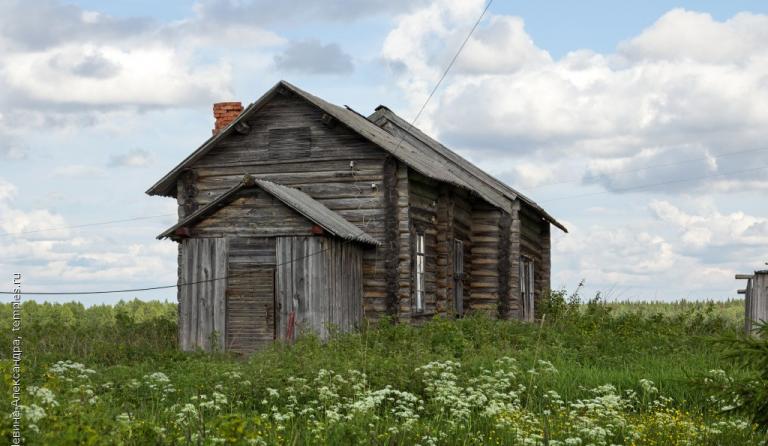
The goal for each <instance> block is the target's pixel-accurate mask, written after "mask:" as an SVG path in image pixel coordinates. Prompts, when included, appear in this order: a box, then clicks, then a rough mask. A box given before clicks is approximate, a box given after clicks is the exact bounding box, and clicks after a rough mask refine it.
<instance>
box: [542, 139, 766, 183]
mask: <svg viewBox="0 0 768 446" xmlns="http://www.w3.org/2000/svg"><path fill="white" fill-rule="evenodd" d="M764 151H768V148H765V147H764V148H761V149H750V150H739V151H735V152H727V153H722V154H719V155H715V156H710V157H698V158H689V159H687V160H682V161H675V162H670V163H663V164H650V165H646V166H643V167H638V168H635V169H626V170H617V171H614V172H611V174H612V175H615V174H620V173H632V172H640V171H643V170H648V169H655V168H657V167H669V166H676V165H680V164H687V163H691V162H694V161H701V160H709V159H720V158H726V157H729V156H737V155H743V154H745V153H754V152H764ZM598 177H599V175H588V176H584V177H581V178H578V179H573V180H563V181H556V182H552V183H543V184H539V185H537V186H533V187H529V188H528V189H529V190H536V189H541V188H543V187H548V186H555V185H558V184H570V183H578V182H581V181H583V180H585V179H587V180H590V179H596V178H598Z"/></svg>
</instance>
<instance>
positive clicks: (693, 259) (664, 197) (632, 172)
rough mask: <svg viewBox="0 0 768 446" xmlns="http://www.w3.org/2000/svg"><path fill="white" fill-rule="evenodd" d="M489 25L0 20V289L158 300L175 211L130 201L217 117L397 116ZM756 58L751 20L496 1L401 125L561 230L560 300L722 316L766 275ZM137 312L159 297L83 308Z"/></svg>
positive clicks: (71, 11) (422, 4) (439, 3)
mask: <svg viewBox="0 0 768 446" xmlns="http://www.w3.org/2000/svg"><path fill="white" fill-rule="evenodd" d="M483 6H484V4H483V1H482V0H432V1H410V0H409V1H399V0H388V1H382V0H365V1H355V2H351V1H342V0H330V1H327V2H315V1H305V0H298V1H292V2H267V1H261V0H254V1H247V0H222V1H216V0H199V1H197V2H194V1H176V0H173V1H163V2H157V1H149V0H136V1H132V2H111V4H106V2H101V1H96V0H82V1H73V2H62V1H56V0H47V1H46V0H34V1H30V0H26V1H23V2H22V1H14V0H0V232H5V234H0V269H2V271H3V274H5V275H6V276H7V277H8V281H9V288H10V278H11V276H12V274H13V273H16V272H20V273H22V274H23V275H24V284H25V286H26V289H27V290H30V291H33V290H40V291H59V290H96V289H112V288H133V287H140V286H156V285H165V284H172V283H175V281H176V275H175V274H176V264H175V262H176V246H175V244H174V243H173V242H167V241H165V242H160V241H157V240H155V239H154V237H155V235H157V234H158V233H160V232H161V231H162V230H163V229H165V228H166V227H168V226H170V225H171V224H172V223H173V222H174V218H175V217H174V214H175V202H174V200H173V199H168V198H159V197H148V196H146V195H144V190H146V189H147V188H148V187H149V186H150V185H151V184H153V183H154V181H155V180H157V179H158V178H160V177H161V176H162V175H163V174H164V173H166V172H167V171H168V170H169V169H170V168H172V167H173V166H175V165H176V164H177V163H178V162H179V161H180V160H181V159H183V158H184V157H185V156H186V155H187V154H189V153H190V152H191V151H192V150H194V149H195V148H197V147H198V146H199V145H200V143H201V142H202V141H204V140H205V139H206V138H207V137H208V136H209V135H210V131H211V127H212V116H211V111H210V106H211V103H213V102H217V101H227V100H241V101H243V102H244V103H248V102H251V101H253V100H255V99H256V98H258V97H259V96H260V95H261V94H262V93H263V92H264V91H266V90H267V89H268V88H269V87H271V86H272V85H273V84H274V83H275V82H277V81H278V80H280V79H286V80H289V81H291V82H293V83H295V84H296V85H298V86H300V87H302V88H304V89H306V90H308V91H310V92H312V93H315V94H317V95H319V96H321V97H324V98H325V99H327V100H329V101H331V102H334V103H337V104H348V105H350V106H352V107H354V108H355V109H357V110H358V111H361V112H363V113H369V112H372V111H373V109H374V107H375V106H377V105H378V104H386V105H388V106H389V107H390V108H392V109H394V110H396V111H397V112H398V113H400V114H401V115H402V116H405V117H407V118H411V117H413V116H414V115H415V113H416V111H417V110H418V108H419V107H420V106H421V104H422V103H423V101H424V100H425V98H426V97H427V95H428V94H429V91H430V90H431V88H432V87H433V86H434V84H435V83H436V82H437V80H438V78H439V77H440V74H441V73H442V70H443V69H444V67H445V66H446V65H447V64H448V62H449V61H450V59H451V57H452V56H453V53H454V52H455V50H456V48H458V46H459V45H460V43H461V41H462V39H463V38H464V37H465V36H466V34H467V32H468V30H469V29H470V28H471V26H472V24H473V23H474V21H475V19H476V18H477V17H478V16H479V14H480V11H481V10H482V9H483ZM766 42H768V5H766V4H765V3H764V2H758V1H753V2H748V1H732V2H709V1H707V2H677V3H667V2H661V1H649V2H633V4H626V3H625V2H613V1H586V2H565V1H563V2H506V1H501V0H497V1H496V3H494V4H493V5H492V6H491V8H490V10H489V11H488V14H487V15H486V17H485V19H484V20H483V22H482V23H481V24H480V26H479V28H478V29H477V31H476V33H475V34H474V36H473V37H472V39H471V40H470V41H469V43H468V44H467V46H466V48H465V50H464V52H463V53H462V55H461V57H460V59H459V60H458V61H457V63H456V65H455V66H454V69H453V70H452V72H451V73H450V75H449V76H448V77H447V78H446V80H445V81H444V83H443V85H442V87H441V89H440V90H439V91H438V93H437V95H436V96H435V97H434V98H433V100H432V101H431V102H430V104H429V107H428V108H427V110H426V112H425V113H424V115H423V116H422V117H421V118H420V120H419V122H418V125H419V126H420V127H422V128H424V129H425V130H426V131H427V132H428V133H430V134H432V135H434V136H436V137H438V138H439V139H440V140H441V141H443V142H444V143H445V144H446V145H448V146H449V147H452V148H454V149H455V150H457V151H459V152H460V153H461V154H462V155H464V156H465V157H467V158H469V159H470V160H472V161H473V162H475V163H477V164H478V165H480V166H481V167H483V168H485V169H487V170H488V171H489V172H491V173H493V174H495V175H497V176H498V177H500V178H502V179H503V180H505V181H507V182H508V183H509V184H511V185H512V186H513V187H516V188H517V189H519V190H520V191H521V192H523V193H525V194H527V195H529V196H531V197H532V198H534V199H535V200H536V201H537V202H539V203H540V204H541V205H542V206H544V207H545V208H547V209H548V210H549V211H550V213H552V214H553V215H555V216H556V217H557V218H559V219H560V220H561V221H563V222H564V223H565V224H566V225H567V226H568V227H569V229H570V233H569V234H565V235H564V234H560V233H559V232H558V231H557V230H553V233H554V234H555V237H554V247H553V268H554V272H553V273H554V276H553V286H554V287H566V288H567V289H569V290H572V289H573V288H574V287H575V286H576V284H577V283H579V281H580V280H582V279H584V280H585V284H586V287H585V293H586V294H588V295H592V294H594V293H595V292H597V291H602V292H603V295H604V296H606V297H608V298H609V299H677V298H689V299H698V298H719V299H722V298H729V297H735V290H736V288H738V287H739V285H740V284H739V283H737V282H736V281H734V279H733V274H734V273H736V272H747V271H751V270H754V269H758V268H762V267H764V264H765V262H767V261H768V204H766V203H767V201H766V193H767V192H768V105H767V104H768V45H766V44H765V43H766ZM134 217H146V218H143V219H141V220H134V221H130V222H123V223H115V224H111V225H103V226H92V227H80V228H69V229H52V228H60V227H68V226H73V225H82V224H88V223H92V222H103V221H111V220H122V219H130V218H134ZM19 232H21V233H22V234H18V233H19ZM9 233H16V234H15V235H13V234H9ZM134 296H135V297H139V298H147V299H148V298H161V299H171V300H172V299H174V298H175V294H174V291H173V290H169V291H166V292H157V291H155V292H149V293H140V294H136V295H119V296H96V297H83V298H81V299H80V300H82V301H83V302H87V303H96V302H105V301H106V302H110V301H114V300H115V299H118V298H121V297H122V298H129V297H134ZM65 299H71V298H65Z"/></svg>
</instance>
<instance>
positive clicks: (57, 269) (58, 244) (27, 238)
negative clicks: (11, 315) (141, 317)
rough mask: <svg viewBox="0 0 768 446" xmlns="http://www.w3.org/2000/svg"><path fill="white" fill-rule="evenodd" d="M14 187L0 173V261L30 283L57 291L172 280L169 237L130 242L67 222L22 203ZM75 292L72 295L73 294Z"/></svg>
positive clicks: (172, 252)
mask: <svg viewBox="0 0 768 446" xmlns="http://www.w3.org/2000/svg"><path fill="white" fill-rule="evenodd" d="M16 195H17V189H16V187H15V186H14V185H13V184H11V183H9V182H8V181H6V180H3V179H0V230H2V231H3V232H5V233H7V234H5V235H3V236H2V237H3V240H2V241H3V243H2V244H0V267H2V268H3V269H6V270H11V269H12V270H13V271H17V272H21V273H23V275H24V276H25V277H26V278H27V280H26V283H27V284H28V285H29V287H28V288H29V289H36V290H43V291H60V290H62V288H64V289H65V290H70V289H73V288H76V289H86V290H87V289H94V288H96V289H99V288H105V287H107V288H113V287H115V285H116V284H119V286H126V285H128V286H135V285H136V287H140V286H143V285H146V284H147V283H151V284H153V285H155V284H167V283H168V282H171V283H172V282H173V280H174V278H175V273H176V264H175V261H174V260H175V256H176V252H177V251H176V250H177V246H176V244H175V243H172V242H160V241H154V242H150V243H146V244H144V243H131V242H127V241H125V239H124V238H123V237H124V236H125V235H126V234H127V231H125V230H123V231H121V232H120V233H121V238H120V239H118V240H115V239H113V238H112V236H111V234H112V232H111V231H99V228H97V227H89V228H87V229H85V230H82V229H81V230H77V229H72V228H69V229H67V227H68V226H71V223H70V222H68V221H67V220H66V219H65V218H64V217H63V216H61V215H59V214H57V213H53V212H50V211H48V210H45V209H32V210H26V209H22V208H20V207H19V206H18V203H16V199H15V198H16ZM76 297H77V296H75V298H76Z"/></svg>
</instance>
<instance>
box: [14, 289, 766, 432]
mask: <svg viewBox="0 0 768 446" xmlns="http://www.w3.org/2000/svg"><path fill="white" fill-rule="evenodd" d="M633 305H634V304H633ZM729 305H733V306H735V304H729ZM541 307H542V308H541V311H542V313H541V315H542V316H543V315H544V314H546V316H544V323H543V324H542V323H537V324H525V323H519V322H515V321H496V320H491V319H488V318H485V317H482V316H473V317H468V318H465V319H462V320H445V319H435V320H433V321H430V322H428V323H426V324H424V325H423V326H420V327H413V326H408V325H397V324H391V323H389V321H379V322H377V323H372V324H369V325H365V326H364V327H362V329H361V331H360V332H357V333H350V334H338V335H336V336H334V337H333V338H332V339H330V340H329V341H328V342H326V343H321V342H320V341H318V340H317V339H316V338H313V337H311V336H305V337H303V338H302V339H300V340H299V341H298V342H296V343H295V344H293V345H290V346H287V345H283V344H277V345H275V346H274V347H273V348H271V349H269V350H267V351H263V352H258V353H256V354H254V355H253V356H251V357H250V358H248V359H243V358H237V357H232V356H228V355H222V354H216V355H210V354H205V353H195V354H184V353H180V352H178V351H177V350H176V347H175V340H176V337H175V336H176V332H175V322H174V321H175V315H176V309H175V306H174V305H172V304H161V303H157V302H155V303H148V304H143V303H140V302H132V303H128V304H121V305H117V306H115V307H110V306H102V307H91V308H84V307H82V306H81V305H79V304H66V305H39V304H32V303H25V305H24V312H23V323H24V346H23V350H24V364H25V368H24V370H23V376H24V381H25V386H26V387H27V389H28V388H29V386H30V385H31V386H38V387H42V388H45V389H48V390H50V391H51V392H52V395H53V397H52V398H54V399H55V401H56V405H53V404H51V403H50V401H49V402H46V401H47V400H46V397H45V395H43V394H41V393H40V391H39V390H36V391H35V392H34V393H35V394H34V395H31V394H29V393H25V394H24V395H23V401H22V403H23V404H26V405H28V407H31V405H35V407H38V408H40V409H41V410H42V411H43V412H44V413H45V416H41V417H39V419H37V420H36V422H35V423H34V426H35V427H36V428H37V429H38V432H34V431H33V429H31V428H28V429H27V430H26V436H27V440H28V443H29V444H85V443H87V442H89V441H90V442H91V443H92V444H155V443H156V444H215V442H216V441H218V440H222V441H224V442H229V443H231V444H264V443H290V444H305V443H320V444H349V443H364V444H397V443H403V444H413V443H422V444H429V443H436V444H489V443H496V444H523V441H524V440H525V439H528V441H530V442H532V443H530V444H550V445H558V444H582V443H583V444H588V443H593V444H612V443H613V444H632V443H635V444H685V443H684V442H683V440H684V439H687V441H690V440H692V439H695V441H694V443H693V444H758V442H759V440H760V438H759V437H758V434H756V433H754V431H753V429H752V426H751V425H749V424H748V423H746V422H745V421H744V420H742V419H740V418H737V417H733V416H730V415H726V414H721V413H720V412H719V410H720V409H721V406H723V405H725V403H724V402H723V401H720V400H718V399H717V398H714V397H713V395H710V394H709V393H708V392H705V391H702V387H701V385H700V383H701V382H702V381H703V379H704V378H705V377H707V379H710V380H711V379H714V378H713V377H712V376H713V372H711V371H712V370H718V372H714V376H716V377H720V378H721V377H722V376H726V377H736V378H743V377H746V376H744V373H745V372H743V371H741V370H738V369H735V368H733V367H732V366H731V363H730V362H729V361H727V360H724V359H723V358H722V357H721V355H719V354H718V353H717V351H716V350H714V348H715V344H714V343H713V340H715V339H718V338H719V337H721V336H723V335H731V336H738V334H739V333H740V330H741V326H742V325H741V321H740V320H738V319H737V318H734V317H732V316H731V315H729V314H728V313H727V312H724V311H720V310H722V309H723V308H722V307H719V306H717V305H714V306H708V305H693V306H689V305H681V304H677V305H676V306H672V305H670V307H672V309H668V307H663V306H659V304H654V307H653V309H649V308H647V307H645V306H643V305H638V306H636V307H634V308H632V307H631V306H628V305H624V306H623V307H621V308H620V309H618V308H616V307H615V306H614V305H605V304H602V303H600V302H599V301H592V302H589V303H586V304H582V303H581V302H579V301H578V299H576V298H572V299H568V298H567V297H566V296H565V294H564V293H554V294H553V297H552V299H550V300H549V301H548V303H547V304H546V305H542V306H541ZM627 307H629V308H627ZM635 308H636V309H635ZM657 308H658V310H657ZM0 311H1V312H2V317H3V320H4V321H9V320H10V309H9V308H8V307H7V306H5V307H0ZM9 332H10V330H4V331H3V336H5V339H3V342H4V345H10V339H9V338H8V333H9ZM9 351H10V350H9V349H8V352H9ZM0 357H2V358H3V362H4V364H5V365H9V364H10V360H9V358H8V353H7V352H5V351H4V352H2V353H1V354H0ZM64 360H69V361H74V362H76V363H82V364H84V365H83V366H82V367H81V366H80V365H77V364H74V365H73V364H72V363H59V364H57V362H59V361H64ZM87 368H91V369H93V371H94V373H90V372H88V371H84V369H87ZM5 369H6V370H8V367H5ZM719 370H722V372H719ZM720 378H718V379H720ZM67 379H69V380H71V381H67ZM3 381H4V384H3V386H4V389H3V390H4V391H5V392H6V394H7V393H8V392H9V391H10V390H9V384H10V376H9V374H8V372H6V374H5V379H4V380H3ZM606 385H609V387H606ZM33 390H34V388H33ZM43 393H45V391H43ZM46 395H47V393H46ZM203 397H205V398H203ZM73 401H75V402H73ZM28 410H32V409H28ZM38 415H39V413H38ZM34 417H35V414H34V413H33V412H30V413H29V414H28V421H29V418H34ZM3 435H4V436H5V437H6V438H7V439H10V437H9V430H8V427H6V428H5V430H4V431H3ZM249 438H250V440H248V439H249ZM577 438H578V439H579V440H576V439H577ZM678 440H679V441H678ZM249 441H250V443H249ZM566 441H569V442H570V443H567V442H566ZM577 441H578V442H581V443H578V442H577ZM558 442H559V443H558Z"/></svg>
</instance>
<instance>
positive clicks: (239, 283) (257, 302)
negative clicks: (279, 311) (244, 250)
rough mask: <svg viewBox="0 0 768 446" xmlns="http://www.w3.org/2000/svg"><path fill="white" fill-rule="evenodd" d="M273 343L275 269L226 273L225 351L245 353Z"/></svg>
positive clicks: (255, 269)
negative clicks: (227, 281) (227, 280)
mask: <svg viewBox="0 0 768 446" xmlns="http://www.w3.org/2000/svg"><path fill="white" fill-rule="evenodd" d="M274 339H275V268H274V267H270V266H258V267H251V268H249V269H248V270H247V271H243V272H242V274H236V273H235V272H231V273H230V278H229V283H228V284H227V339H226V342H227V348H228V350H230V351H233V352H239V353H249V352H252V351H254V350H257V349H259V348H260V347H263V346H265V345H266V344H268V343H270V342H272V341H273V340H274Z"/></svg>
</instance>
